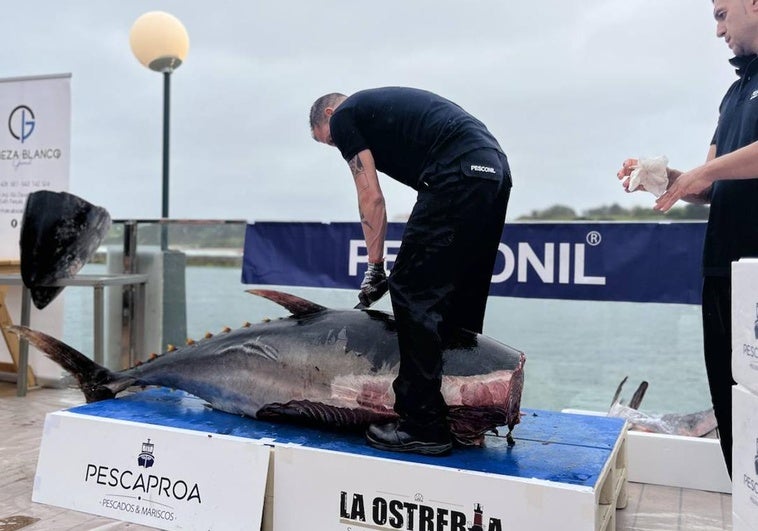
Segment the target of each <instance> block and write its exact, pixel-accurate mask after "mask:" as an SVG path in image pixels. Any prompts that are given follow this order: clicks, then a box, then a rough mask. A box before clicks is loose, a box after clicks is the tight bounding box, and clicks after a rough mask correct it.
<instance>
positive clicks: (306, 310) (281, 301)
mask: <svg viewBox="0 0 758 531" xmlns="http://www.w3.org/2000/svg"><path fill="white" fill-rule="evenodd" d="M247 292H248V293H252V294H253V295H258V296H259V297H263V298H265V299H268V300H270V301H271V302H275V303H277V304H278V305H280V306H283V307H284V308H286V309H287V310H289V311H290V312H292V315H294V316H295V317H298V316H301V315H309V314H312V313H318V312H322V311H324V310H326V307H324V306H321V305H320V304H316V303H315V302H311V301H309V300H306V299H302V298H300V297H296V296H295V295H290V294H289V293H283V292H281V291H275V290H271V289H249V290H247Z"/></svg>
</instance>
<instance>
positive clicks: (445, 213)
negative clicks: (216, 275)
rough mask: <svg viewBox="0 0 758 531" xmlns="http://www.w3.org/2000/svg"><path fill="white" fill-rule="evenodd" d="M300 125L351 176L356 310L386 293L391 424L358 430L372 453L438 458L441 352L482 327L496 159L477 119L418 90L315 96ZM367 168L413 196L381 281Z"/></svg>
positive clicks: (499, 222) (380, 242)
mask: <svg viewBox="0 0 758 531" xmlns="http://www.w3.org/2000/svg"><path fill="white" fill-rule="evenodd" d="M310 126H311V133H312V135H313V138H314V139H315V140H317V141H318V142H322V143H324V144H328V145H330V146H335V147H337V148H338V149H339V150H340V152H341V153H342V156H343V157H344V158H345V160H346V161H347V162H348V165H349V167H350V171H351V172H352V174H353V180H354V182H355V187H356V190H357V192H358V206H359V213H360V218H361V224H362V227H363V233H364V236H365V238H366V247H367V249H368V262H369V263H368V269H367V271H366V274H365V276H364V279H363V282H362V284H361V291H360V294H359V300H360V301H361V303H362V304H364V305H365V306H368V305H370V304H371V303H372V302H374V301H376V300H378V299H379V298H380V297H381V296H382V295H383V294H384V293H385V292H386V291H387V289H389V293H390V297H391V299H392V309H393V312H394V315H395V320H396V323H397V335H398V342H399V349H400V368H399V372H398V376H397V378H396V379H395V381H394V382H393V385H392V386H393V389H394V392H395V405H394V409H395V411H396V412H397V414H398V415H399V420H396V421H393V422H390V423H388V424H382V425H378V424H372V425H370V426H369V428H368V430H367V431H366V438H367V440H368V442H369V444H371V445H372V446H374V447H376V448H380V449H383V450H393V451H398V452H416V453H422V454H429V455H441V454H445V453H447V452H448V451H450V449H451V448H452V442H451V437H450V430H449V426H448V422H447V419H446V415H447V405H446V404H445V401H444V399H443V397H442V393H441V391H440V387H441V379H442V369H443V367H442V350H443V348H444V347H445V346H446V345H449V344H451V343H452V342H454V341H455V336H456V331H457V330H459V329H461V328H463V329H467V330H470V331H473V332H478V333H481V331H482V325H483V322H484V311H485V306H486V304H487V294H488V292H489V285H490V280H491V278H492V270H493V267H494V264H495V258H496V255H497V248H498V245H499V243H500V236H501V234H502V230H503V223H504V221H505V212H506V208H507V205H508V198H509V196H510V190H511V176H510V170H509V167H508V160H507V158H506V156H505V154H504V152H503V150H502V148H501V147H500V145H499V144H498V142H497V140H495V138H494V137H493V136H492V134H491V133H490V132H489V131H488V130H487V128H486V127H485V126H484V124H483V123H482V122H480V121H479V120H477V119H476V118H474V117H473V116H471V115H470V114H468V113H467V112H466V111H464V110H463V109H462V108H461V107H459V106H458V105H456V104H454V103H452V102H450V101H448V100H446V99H444V98H442V97H440V96H438V95H436V94H433V93H431V92H427V91H423V90H418V89H412V88H402V87H387V88H377V89H369V90H363V91H360V92H357V93H355V94H353V95H352V96H350V97H347V96H345V95H344V94H339V93H332V94H327V95H325V96H322V97H321V98H319V99H318V100H316V102H315V103H314V104H313V106H312V107H311V112H310ZM377 171H381V172H383V173H385V174H387V175H388V176H390V177H392V178H393V179H395V180H397V181H399V182H401V183H403V184H406V185H408V186H410V187H411V188H413V189H415V190H417V191H418V197H417V201H416V204H415V206H414V207H413V211H412V213H411V215H410V218H409V219H408V221H407V224H406V227H405V233H404V235H403V241H402V244H401V246H400V251H399V252H398V255H397V259H396V260H395V264H394V267H393V268H392V272H391V273H390V276H389V279H388V278H387V277H386V273H385V269H384V239H385V234H386V227H387V216H386V212H385V205H384V196H383V195H382V190H381V188H380V186H379V179H378V176H377Z"/></svg>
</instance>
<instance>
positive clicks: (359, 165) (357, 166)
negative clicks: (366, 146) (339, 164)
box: [348, 155, 364, 177]
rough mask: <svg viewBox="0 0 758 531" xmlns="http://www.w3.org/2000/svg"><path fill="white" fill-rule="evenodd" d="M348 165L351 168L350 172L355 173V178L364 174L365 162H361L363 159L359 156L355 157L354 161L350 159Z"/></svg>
mask: <svg viewBox="0 0 758 531" xmlns="http://www.w3.org/2000/svg"><path fill="white" fill-rule="evenodd" d="M348 165H349V166H350V171H351V172H352V173H353V177H355V176H357V175H358V174H361V173H363V171H364V168H363V162H361V157H360V156H359V155H355V156H354V157H353V158H352V159H350V161H349V162H348Z"/></svg>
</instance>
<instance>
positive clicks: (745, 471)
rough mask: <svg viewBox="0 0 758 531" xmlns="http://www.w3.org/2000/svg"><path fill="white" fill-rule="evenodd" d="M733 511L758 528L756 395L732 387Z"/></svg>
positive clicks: (749, 527)
mask: <svg viewBox="0 0 758 531" xmlns="http://www.w3.org/2000/svg"><path fill="white" fill-rule="evenodd" d="M732 398H733V406H732V419H733V421H732V424H733V427H732V433H733V437H734V440H733V443H732V510H733V512H734V513H735V514H736V515H737V516H738V517H739V518H740V519H741V520H742V521H743V522H745V524H747V526H748V527H747V528H746V529H758V394H755V393H752V392H751V391H750V390H749V389H747V388H746V387H744V386H742V385H736V386H734V387H733V388H732Z"/></svg>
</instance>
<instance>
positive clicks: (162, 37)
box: [129, 11, 189, 250]
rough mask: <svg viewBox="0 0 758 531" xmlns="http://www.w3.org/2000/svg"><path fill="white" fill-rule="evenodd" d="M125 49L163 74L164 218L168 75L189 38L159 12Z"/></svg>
mask: <svg viewBox="0 0 758 531" xmlns="http://www.w3.org/2000/svg"><path fill="white" fill-rule="evenodd" d="M129 45H130V46H131V48H132V52H133V53H134V55H135V57H137V60H139V62H140V63H142V64H143V65H144V66H146V67H147V68H149V69H150V70H154V71H156V72H162V73H163V188H162V190H163V195H162V203H161V204H162V208H161V217H162V218H164V219H166V218H168V216H169V214H168V136H169V135H168V133H169V109H170V91H171V73H172V72H173V71H174V70H176V69H177V68H179V66H181V64H182V62H183V61H184V58H185V57H187V52H188V51H189V36H188V35H187V30H186V29H184V26H183V25H182V23H181V22H180V21H179V19H177V18H176V17H174V16H173V15H170V14H168V13H164V12H163V11H150V12H148V13H145V14H144V15H142V16H140V17H139V18H138V19H137V20H136V21H135V22H134V25H133V26H132V29H131V31H130V32H129ZM165 229H166V227H165V226H164V228H163V230H161V249H163V250H165V249H166V248H167V238H166V230H165Z"/></svg>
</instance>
